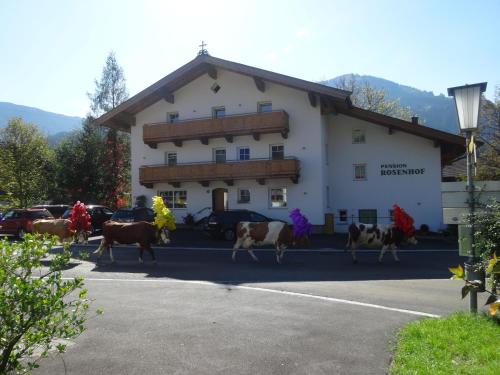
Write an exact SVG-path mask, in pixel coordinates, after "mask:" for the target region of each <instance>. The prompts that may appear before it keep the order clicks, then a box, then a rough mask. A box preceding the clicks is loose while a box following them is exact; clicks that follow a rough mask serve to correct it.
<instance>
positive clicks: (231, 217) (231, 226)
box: [203, 210, 275, 241]
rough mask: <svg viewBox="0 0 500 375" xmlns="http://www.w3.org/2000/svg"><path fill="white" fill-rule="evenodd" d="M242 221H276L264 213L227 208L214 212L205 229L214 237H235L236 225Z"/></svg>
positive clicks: (228, 239) (226, 238)
mask: <svg viewBox="0 0 500 375" xmlns="http://www.w3.org/2000/svg"><path fill="white" fill-rule="evenodd" d="M240 221H251V222H262V221H275V220H274V219H270V218H268V217H266V216H264V215H261V214H259V213H257V212H254V211H249V210H226V211H218V212H212V213H211V214H210V215H209V216H208V219H207V220H206V221H205V224H204V228H203V230H204V231H205V233H208V234H209V235H210V236H211V237H212V238H224V239H225V240H226V241H233V240H234V239H235V233H236V225H238V223H239V222H240Z"/></svg>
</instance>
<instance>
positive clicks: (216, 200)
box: [212, 188, 227, 211]
mask: <svg viewBox="0 0 500 375" xmlns="http://www.w3.org/2000/svg"><path fill="white" fill-rule="evenodd" d="M212 210H213V211H224V210H227V189H224V188H217V189H213V190H212Z"/></svg>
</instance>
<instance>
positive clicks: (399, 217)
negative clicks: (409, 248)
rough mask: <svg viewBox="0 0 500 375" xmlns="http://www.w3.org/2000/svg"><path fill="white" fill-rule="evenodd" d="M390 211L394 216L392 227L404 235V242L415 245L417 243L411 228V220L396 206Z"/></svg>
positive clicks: (413, 228) (413, 230)
mask: <svg viewBox="0 0 500 375" xmlns="http://www.w3.org/2000/svg"><path fill="white" fill-rule="evenodd" d="M392 210H393V211H392V212H393V216H394V226H395V227H396V228H397V229H399V230H400V231H402V232H403V233H404V242H406V243H409V244H411V245H416V244H417V243H418V242H417V239H416V238H415V233H416V231H415V227H414V226H413V218H412V217H411V216H410V215H408V214H407V213H406V212H405V211H404V210H403V209H402V208H401V207H399V206H398V205H397V204H395V205H394V206H392Z"/></svg>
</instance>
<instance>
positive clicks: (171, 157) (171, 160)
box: [165, 151, 177, 167]
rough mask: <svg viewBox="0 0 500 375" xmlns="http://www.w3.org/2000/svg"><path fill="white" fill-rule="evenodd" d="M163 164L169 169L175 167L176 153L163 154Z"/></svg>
mask: <svg viewBox="0 0 500 375" xmlns="http://www.w3.org/2000/svg"><path fill="white" fill-rule="evenodd" d="M165 164H166V165H168V166H170V167H171V166H174V165H177V152H170V151H167V152H165Z"/></svg>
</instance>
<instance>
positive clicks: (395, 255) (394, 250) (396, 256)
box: [391, 245, 399, 263]
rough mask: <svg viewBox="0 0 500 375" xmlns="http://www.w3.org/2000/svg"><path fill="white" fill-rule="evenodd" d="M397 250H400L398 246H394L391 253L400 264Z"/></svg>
mask: <svg viewBox="0 0 500 375" xmlns="http://www.w3.org/2000/svg"><path fill="white" fill-rule="evenodd" d="M397 249H398V248H397V247H396V245H392V246H391V253H392V256H393V258H394V260H395V261H396V262H398V263H399V258H398V254H397V252H396V250H397Z"/></svg>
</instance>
